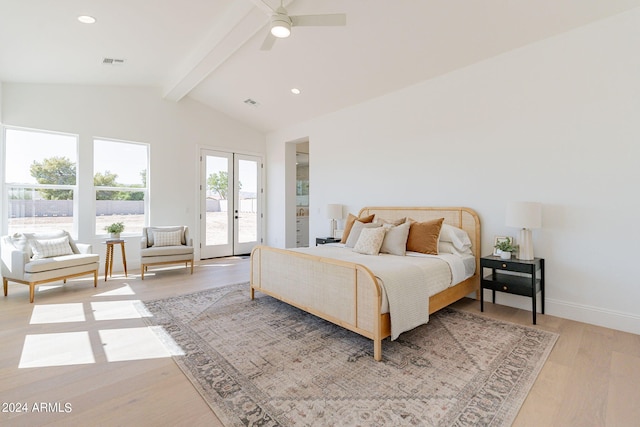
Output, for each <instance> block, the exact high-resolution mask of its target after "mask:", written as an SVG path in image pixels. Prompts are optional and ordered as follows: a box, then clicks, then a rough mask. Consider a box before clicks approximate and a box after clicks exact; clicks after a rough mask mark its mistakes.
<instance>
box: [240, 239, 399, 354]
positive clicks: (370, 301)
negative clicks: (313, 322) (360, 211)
mask: <svg viewBox="0 0 640 427" xmlns="http://www.w3.org/2000/svg"><path fill="white" fill-rule="evenodd" d="M283 267H284V268H283ZM250 282H251V298H252V299H253V297H254V291H256V290H257V291H260V292H262V293H265V294H267V295H270V296H272V297H274V298H277V299H279V300H281V301H284V302H286V303H287V304H290V305H293V306H295V307H298V308H300V309H302V310H304V311H306V312H308V313H311V314H314V315H316V316H318V317H321V318H323V319H325V320H328V321H329V322H332V323H335V324H336V325H339V326H342V327H343V328H346V329H349V330H350V331H353V332H356V333H358V334H360V335H363V336H365V337H367V338H371V339H372V340H373V341H374V357H375V358H376V360H380V358H381V357H382V354H381V353H382V350H381V349H382V344H381V342H382V340H383V339H384V338H386V337H388V336H389V335H390V323H389V320H388V318H389V316H388V315H387V316H381V315H380V311H381V310H380V308H381V305H382V294H381V292H382V291H381V289H380V285H379V284H378V281H377V280H376V278H375V276H374V275H373V273H372V272H371V271H370V270H369V269H368V268H366V267H364V266H362V265H360V264H354V263H349V262H344V261H339V260H334V259H330V258H323V257H319V256H315V255H309V254H303V253H299V252H294V251H288V250H285V249H277V248H271V247H267V246H257V247H255V248H254V249H253V251H252V253H251V278H250ZM385 318H386V319H387V320H386V322H385V321H384V319H385ZM385 323H386V324H385Z"/></svg>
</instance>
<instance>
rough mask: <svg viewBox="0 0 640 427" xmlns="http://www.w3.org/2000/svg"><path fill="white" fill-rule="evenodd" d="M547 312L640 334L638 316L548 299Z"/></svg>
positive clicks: (639, 317) (639, 319) (639, 318)
mask: <svg viewBox="0 0 640 427" xmlns="http://www.w3.org/2000/svg"><path fill="white" fill-rule="evenodd" d="M545 311H546V312H547V313H549V314H551V315H553V316H558V317H562V318H564V319H571V320H576V321H578V322H584V323H589V324H592V325H598V326H604V327H605V328H611V329H617V330H619V331H624V332H630V333H632V334H640V316H638V315H636V314H631V313H624V312H621V311H615V310H607V309H603V308H600V307H593V306H590V305H584V304H576V303H572V302H567V301H559V300H554V299H548V298H547V301H546V306H545Z"/></svg>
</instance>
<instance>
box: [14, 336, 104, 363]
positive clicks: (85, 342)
mask: <svg viewBox="0 0 640 427" xmlns="http://www.w3.org/2000/svg"><path fill="white" fill-rule="evenodd" d="M89 363H95V359H94V357H93V351H92V349H91V341H90V340H89V333H88V332H86V331H84V332H64V333H58V334H39V335H27V336H26V337H25V340H24V347H23V348H22V356H21V358H20V363H19V365H18V367H19V368H40V367H46V366H67V365H84V364H89Z"/></svg>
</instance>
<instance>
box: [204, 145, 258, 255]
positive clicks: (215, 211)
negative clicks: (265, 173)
mask: <svg viewBox="0 0 640 427" xmlns="http://www.w3.org/2000/svg"><path fill="white" fill-rule="evenodd" d="M200 154H201V155H200V171H201V173H200V233H201V235H200V258H201V259H205V258H215V257H222V256H231V255H243V254H248V253H250V252H251V249H252V248H253V247H254V246H255V245H257V244H258V243H259V242H260V241H261V233H262V227H261V224H262V221H261V218H262V179H261V177H262V159H261V158H260V157H257V156H250V155H246V154H238V153H227V152H223V151H212V150H204V149H203V150H202V151H201V153H200Z"/></svg>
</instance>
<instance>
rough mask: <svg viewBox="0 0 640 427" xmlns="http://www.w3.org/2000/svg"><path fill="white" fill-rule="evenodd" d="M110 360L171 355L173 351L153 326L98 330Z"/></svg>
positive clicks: (120, 360) (155, 357)
mask: <svg viewBox="0 0 640 427" xmlns="http://www.w3.org/2000/svg"><path fill="white" fill-rule="evenodd" d="M98 333H99V334H100V340H101V341H102V345H103V348H104V352H105V354H106V355H107V360H108V361H109V362H122V361H125V360H141V359H157V358H161V357H171V352H170V351H169V349H167V347H166V346H165V345H164V344H163V343H162V342H161V341H160V339H158V337H157V336H156V334H155V333H154V331H153V330H152V329H151V328H147V327H143V328H126V329H107V330H101V331H98Z"/></svg>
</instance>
